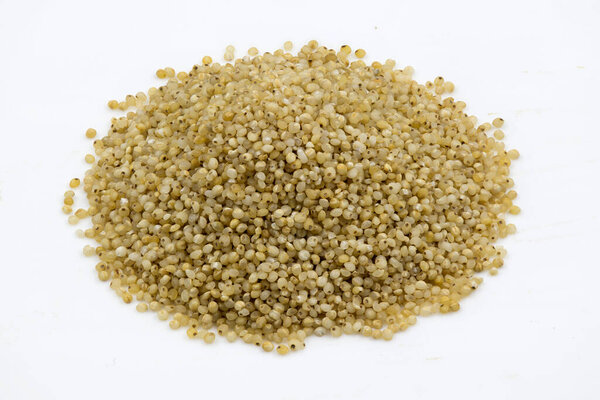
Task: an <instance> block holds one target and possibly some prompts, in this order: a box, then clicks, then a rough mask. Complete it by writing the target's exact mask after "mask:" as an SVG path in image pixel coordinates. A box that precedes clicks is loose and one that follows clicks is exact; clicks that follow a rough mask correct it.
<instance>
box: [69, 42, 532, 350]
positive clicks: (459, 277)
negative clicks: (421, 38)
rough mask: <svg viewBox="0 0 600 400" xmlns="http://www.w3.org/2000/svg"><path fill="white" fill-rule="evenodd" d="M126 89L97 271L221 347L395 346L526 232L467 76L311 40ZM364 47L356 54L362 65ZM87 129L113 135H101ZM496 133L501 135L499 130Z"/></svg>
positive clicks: (100, 168)
mask: <svg viewBox="0 0 600 400" xmlns="http://www.w3.org/2000/svg"><path fill="white" fill-rule="evenodd" d="M291 48H292V46H291V43H290V42H286V43H285V44H284V49H279V50H277V51H275V52H274V53H264V54H260V55H259V54H258V50H257V49H256V48H251V49H250V50H249V51H248V55H247V56H245V57H243V58H238V59H235V60H234V49H233V47H232V46H228V48H227V51H226V53H225V57H224V58H225V60H227V61H229V62H228V63H226V64H224V65H223V64H219V63H217V62H213V61H212V60H211V58H210V57H208V56H207V57H204V58H203V59H202V64H199V65H195V66H194V67H193V68H192V70H191V71H190V72H179V73H177V74H176V73H175V71H174V70H173V69H172V68H165V69H160V70H158V71H157V73H156V75H157V76H158V77H159V78H163V79H167V81H166V83H165V84H164V85H163V86H161V87H159V88H154V87H153V88H150V89H149V90H148V92H147V93H143V92H140V93H138V94H137V95H135V96H133V95H130V96H127V97H126V99H125V100H124V101H122V102H118V101H115V100H111V101H110V102H109V103H108V105H109V107H110V108H111V109H120V110H123V111H126V110H129V109H133V110H134V111H129V112H127V114H126V115H125V116H122V117H119V118H114V119H113V120H112V124H111V127H110V130H109V131H108V133H107V135H106V136H104V137H102V138H100V139H97V140H95V141H94V151H95V156H94V155H92V154H88V155H86V156H85V161H86V162H87V163H88V164H90V165H91V167H90V169H89V170H88V171H87V172H86V173H85V177H84V178H83V181H82V182H80V180H79V179H77V178H75V179H73V180H72V181H71V182H70V186H71V188H73V189H75V188H77V187H78V186H79V185H80V184H81V183H83V190H84V192H85V194H86V195H87V201H88V202H89V208H87V209H78V210H77V211H75V213H73V214H72V215H71V213H72V208H73V203H74V200H73V199H74V195H75V193H74V191H72V190H69V191H67V192H66V193H65V199H64V206H63V211H64V212H65V213H66V214H69V215H70V216H69V223H71V224H73V225H74V224H77V223H78V222H79V220H81V219H84V218H90V219H91V224H92V227H91V228H89V229H86V230H78V235H79V236H81V237H86V238H90V239H94V240H95V242H96V243H97V246H96V247H94V246H90V245H88V246H85V248H84V254H86V255H89V256H92V255H96V256H97V257H99V259H100V262H99V263H98V264H97V265H96V270H97V273H98V277H99V278H100V280H102V281H110V286H111V288H112V289H113V290H114V291H115V292H116V293H117V295H118V296H120V297H121V298H122V299H123V301H124V302H125V303H131V302H134V301H135V302H137V306H136V309H137V310H138V311H139V312H145V311H147V310H148V309H150V310H152V311H155V312H157V315H158V318H159V319H160V320H169V325H170V327H171V328H173V329H178V328H183V329H186V330H187V335H188V336H189V337H190V338H200V339H202V340H204V341H205V342H206V343H211V342H213V341H214V340H215V332H216V333H218V334H219V335H221V336H224V337H225V338H226V339H227V340H228V341H234V340H236V339H238V338H240V339H241V340H243V341H244V342H246V343H252V344H255V345H256V346H260V347H262V349H264V350H265V351H272V350H273V349H276V351H277V352H278V353H280V354H286V353H287V352H288V351H290V350H299V349H301V348H303V347H304V340H305V339H306V338H307V337H308V336H310V335H316V336H324V335H331V336H334V337H338V336H340V335H342V334H351V333H357V334H361V335H363V336H367V337H372V338H375V339H385V340H390V339H391V338H392V336H393V335H394V334H395V333H396V332H399V331H403V330H405V329H407V328H408V327H409V326H411V325H413V324H415V322H416V318H417V316H419V315H430V314H433V313H447V312H451V311H457V310H458V309H459V300H460V299H461V298H463V297H464V296H466V295H468V294H469V293H471V292H472V291H473V290H474V289H476V288H477V286H478V284H479V283H480V282H481V278H480V277H477V276H476V275H475V274H476V273H477V272H481V271H484V270H488V271H489V272H490V274H492V275H493V274H496V273H497V270H498V268H500V267H501V266H502V264H503V256H504V255H505V250H504V249H502V248H500V247H497V246H495V245H494V243H495V242H496V241H497V240H498V239H499V238H503V237H505V236H507V235H508V234H511V233H514V232H515V226H514V225H513V224H507V223H506V222H505V219H504V216H505V215H506V214H507V213H510V214H517V213H519V211H520V210H519V208H518V207H517V206H515V205H513V200H514V199H515V198H516V195H517V194H516V192H515V191H514V190H511V188H512V187H513V180H512V179H511V178H510V177H509V168H510V165H511V162H512V160H514V159H516V158H517V157H518V155H519V153H518V152H517V151H516V150H510V151H507V150H505V147H504V144H503V143H502V142H500V141H499V140H500V139H502V138H503V136H504V133H503V132H502V131H501V130H499V129H498V130H495V131H494V133H493V135H492V134H490V133H491V130H492V129H493V128H500V127H501V126H502V123H503V121H502V119H500V118H497V119H495V120H494V121H493V122H492V124H490V123H483V124H480V125H478V123H477V118H476V117H474V116H469V115H467V114H466V113H465V112H464V110H465V106H466V104H465V103H464V102H462V101H456V100H454V99H453V98H452V97H448V96H447V93H450V92H452V91H453V89H454V85H453V84H452V83H451V82H447V81H445V80H444V79H443V78H441V77H437V78H436V79H435V80H434V81H433V82H427V83H426V84H425V85H421V84H419V83H417V82H415V81H414V80H412V78H411V76H412V72H413V70H412V68H411V67H406V68H404V69H396V68H395V63H394V61H392V60H388V61H386V62H385V63H383V64H382V63H379V62H373V63H371V64H370V65H368V64H366V63H365V62H364V61H362V60H361V58H362V57H364V55H365V52H364V50H362V49H359V50H356V51H355V52H354V57H355V58H354V57H352V55H351V54H352V52H351V49H350V47H349V46H342V47H341V49H340V50H339V51H334V50H331V49H328V48H326V47H323V46H319V45H318V43H317V42H316V41H310V42H309V43H308V44H307V45H305V46H303V47H302V48H301V50H300V51H299V52H298V54H292V53H290V50H291ZM351 58H353V60H351ZM86 136H87V137H88V138H90V139H92V138H94V137H95V136H96V131H95V130H94V129H89V130H88V131H87V132H86ZM496 139H498V140H496Z"/></svg>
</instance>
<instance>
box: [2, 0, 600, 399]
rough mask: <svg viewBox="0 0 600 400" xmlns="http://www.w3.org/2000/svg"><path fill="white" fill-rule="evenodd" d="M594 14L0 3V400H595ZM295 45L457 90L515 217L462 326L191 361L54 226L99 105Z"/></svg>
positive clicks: (406, 5)
mask: <svg viewBox="0 0 600 400" xmlns="http://www.w3.org/2000/svg"><path fill="white" fill-rule="evenodd" d="M599 20H600V2H598V1H587V2H586V1H573V0H571V1H561V2H557V1H522V0H521V1H506V0H504V1H496V2H483V1H473V2H464V1H438V2H421V1H417V0H412V1H408V2H405V1H373V0H369V1H357V2H355V1H336V2H334V1H302V2H300V1H293V2H284V1H255V0H253V1H236V2H233V1H206V2H204V1H203V2H200V1H188V2H183V1H181V2H177V1H167V0H162V1H144V2H142V1H140V2H126V1H112V0H104V1H100V2H95V3H87V2H83V1H70V2H69V1H57V2H42V1H39V2H35V1H16V0H15V1H8V0H0V250H1V258H0V311H1V312H0V399H2V400H12V399H60V400H63V399H80V398H85V399H119V398H140V399H142V398H143V399H154V398H161V399H165V398H207V397H208V398H223V399H235V398H244V399H259V398H260V399H343V400H345V399H367V398H368V399H378V398H397V399H399V398H406V399H428V398H434V397H436V398H440V397H442V396H443V398H448V399H452V398H461V399H473V398H485V399H508V398H511V399H514V398H530V397H532V398H543V399H565V398H574V399H597V398H598V392H599V391H600V383H599V382H600V379H599V376H600V374H599V372H598V371H599V370H600V346H599V344H598V338H599V337H600V321H599V314H600V313H599V311H598V309H599V303H598V289H597V288H598V285H599V284H600V279H599V278H600V273H599V271H600V257H599V254H600V253H599V246H598V245H599V239H600V235H599V233H598V232H599V227H598V225H599V222H600V218H599V216H600V213H599V211H598V210H599V203H600V202H599V199H598V194H599V193H600V191H599V190H598V184H599V183H600V182H599V181H600V180H599V179H598V176H599V172H600V156H599V152H598V150H599V148H600V139H599V138H600V134H599V132H598V116H599V101H598V96H599V92H600V43H599V42H600V23H599V22H598V21H599ZM310 39H317V40H319V42H321V43H323V44H325V45H327V46H330V47H334V46H335V47H338V46H340V45H342V44H349V45H350V46H351V47H352V48H358V47H362V48H365V49H366V50H367V54H368V59H369V60H371V61H372V60H381V61H384V60H385V59H386V58H393V59H395V60H396V61H397V63H398V65H399V66H401V67H402V66H404V65H413V66H414V67H415V69H416V79H417V80H419V81H421V82H424V81H426V80H430V79H433V78H434V77H435V76H437V75H443V76H444V77H445V78H446V79H449V80H451V81H453V82H454V83H455V84H456V88H457V90H456V92H455V93H454V95H455V97H456V98H458V99H461V100H465V101H466V102H467V104H468V109H467V111H468V112H469V113H472V114H475V115H477V116H479V118H480V120H481V121H490V120H491V119H493V118H494V117H496V116H502V117H503V118H504V119H505V120H506V124H505V129H504V130H505V132H506V143H507V146H508V147H509V148H517V149H518V150H519V151H520V152H521V155H522V157H521V158H520V159H519V160H518V161H517V162H515V163H514V164H513V166H514V167H513V176H514V179H515V181H516V183H517V186H516V189H517V191H518V193H519V197H518V202H517V204H518V205H519V206H521V208H522V209H523V212H522V214H521V215H520V216H518V217H514V218H511V219H510V221H509V222H513V223H515V224H516V225H517V227H518V233H517V234H516V235H514V236H513V237H511V238H509V239H507V240H504V241H503V243H502V244H503V245H504V246H505V247H506V248H507V249H508V251H509V255H508V256H507V258H506V265H505V267H504V268H502V269H501V271H500V273H499V275H498V276H496V277H489V276H487V275H485V276H484V278H485V281H484V284H483V285H482V286H481V287H480V289H479V290H478V291H477V292H476V293H475V294H474V295H472V296H471V297H469V298H468V299H466V300H464V301H463V302H462V308H461V310H460V312H458V313H455V314H452V315H445V316H433V317H428V318H423V319H420V320H419V322H418V323H417V325H416V326H415V327H413V328H411V329H409V330H408V331H406V332H404V333H401V334H398V335H397V336H395V338H394V340H393V341H392V342H383V341H375V340H371V339H365V338H362V337H347V336H346V337H342V338H340V339H333V338H329V337H324V338H311V339H309V340H308V343H307V348H306V350H305V351H302V352H298V353H294V354H291V355H289V356H287V357H279V356H277V355H276V354H265V353H263V352H260V351H259V350H257V349H256V348H254V347H251V346H249V345H246V344H243V343H239V342H236V343H234V344H229V343H227V342H225V341H224V340H222V338H217V342H216V343H215V344H213V345H211V346H207V345H205V344H203V343H201V342H197V341H190V340H188V339H187V338H186V337H185V333H184V331H178V332H176V333H174V332H172V331H170V330H169V328H168V327H167V325H166V324H164V323H159V322H158V320H157V318H156V316H155V314H153V313H147V314H144V315H141V314H138V313H136V312H135V310H134V307H133V305H124V304H123V302H122V301H121V300H120V299H118V298H117V297H116V296H115V295H114V294H113V293H112V292H111V291H110V289H109V288H108V287H107V285H106V284H103V283H101V282H99V281H98V279H97V277H96V273H95V271H94V268H93V265H94V264H95V261H94V260H92V259H87V258H84V257H83V256H82V255H81V248H82V246H83V245H84V244H85V243H84V242H83V241H82V240H81V239H77V238H76V237H75V234H74V231H75V229H74V228H73V227H71V226H69V225H67V222H66V218H65V216H64V215H63V214H62V213H61V211H60V207H61V204H62V196H63V192H64V191H65V190H66V188H67V182H68V181H69V179H71V178H72V177H74V176H82V174H83V172H84V170H85V169H86V165H85V164H84V162H83V156H84V154H85V153H87V152H90V151H91V141H89V140H86V139H85V138H84V132H85V130H86V129H87V128H88V127H95V128H96V129H98V131H99V132H101V133H104V132H105V131H106V129H107V128H108V121H109V119H110V117H111V116H112V115H115V114H113V113H112V112H110V111H109V110H108V109H107V107H106V102H107V100H109V99H112V98H117V99H122V98H124V96H125V95H126V94H129V93H135V92H137V91H140V90H147V89H148V88H149V87H150V86H155V85H158V84H159V81H158V80H157V79H156V78H155V77H154V71H156V69H157V68H160V67H165V66H172V67H174V68H176V69H177V70H180V69H186V70H189V69H190V68H191V67H192V66H193V64H195V63H199V62H200V60H201V58H202V56H204V55H207V54H208V55H211V56H213V58H215V59H219V58H220V57H221V55H222V54H223V50H224V48H225V46H226V45H228V44H233V45H235V46H236V49H237V55H242V54H244V53H245V51H246V49H247V48H248V47H250V46H257V47H258V48H259V49H260V50H261V51H273V50H275V49H276V48H278V47H279V46H281V45H282V43H283V42H284V41H285V40H292V41H293V42H294V43H295V44H296V45H297V46H296V49H298V47H299V46H298V45H300V44H304V43H306V41H308V40H310Z"/></svg>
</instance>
